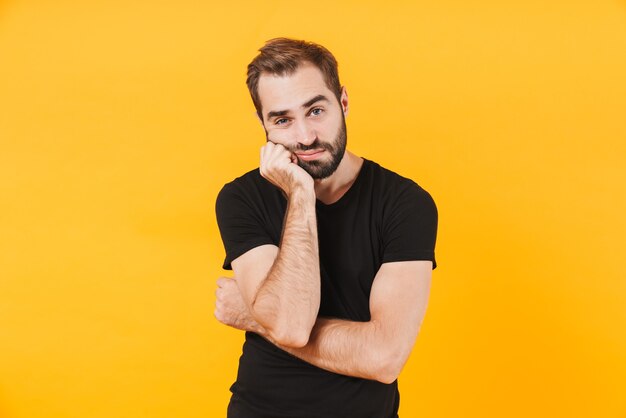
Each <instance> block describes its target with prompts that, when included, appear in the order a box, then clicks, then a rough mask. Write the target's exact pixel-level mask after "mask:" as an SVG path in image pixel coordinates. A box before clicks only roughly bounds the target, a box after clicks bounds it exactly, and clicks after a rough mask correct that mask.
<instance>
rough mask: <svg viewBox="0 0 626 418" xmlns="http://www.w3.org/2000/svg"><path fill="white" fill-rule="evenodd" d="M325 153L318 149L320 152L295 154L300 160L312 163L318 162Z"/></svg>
mask: <svg viewBox="0 0 626 418" xmlns="http://www.w3.org/2000/svg"><path fill="white" fill-rule="evenodd" d="M324 151H325V150H324V149H318V150H312V151H306V152H296V153H295V154H296V157H298V159H299V160H303V161H311V160H316V159H318V158H319V157H321V156H322V154H323V153H324Z"/></svg>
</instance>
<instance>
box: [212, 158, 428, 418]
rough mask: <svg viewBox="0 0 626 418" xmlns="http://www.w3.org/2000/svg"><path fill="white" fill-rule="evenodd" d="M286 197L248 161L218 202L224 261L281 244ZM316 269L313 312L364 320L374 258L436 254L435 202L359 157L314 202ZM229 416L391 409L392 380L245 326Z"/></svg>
mask: <svg viewBox="0 0 626 418" xmlns="http://www.w3.org/2000/svg"><path fill="white" fill-rule="evenodd" d="M286 207H287V201H286V199H285V197H284V196H283V194H282V193H281V191H280V190H279V189H278V188H277V187H275V186H274V185H272V184H271V183H270V182H268V181H267V180H265V179H264V178H263V177H262V176H261V175H260V173H259V170H258V169H256V170H252V171H250V172H248V173H246V174H245V175H243V176H242V177H239V178H237V179H235V180H234V181H233V182H231V183H228V184H226V185H225V186H224V188H223V189H222V190H221V192H220V194H219V196H218V198H217V204H216V210H217V220H218V224H219V228H220V232H221V235H222V240H223V242H224V247H225V249H226V259H225V261H224V268H225V269H230V268H231V265H230V264H231V262H232V260H234V259H236V258H237V257H239V256H240V255H242V254H244V253H246V252H247V251H249V250H251V249H252V248H255V247H257V246H260V245H264V244H273V245H276V246H279V244H280V237H281V232H282V227H283V219H284V216H285V210H286ZM316 213H317V225H318V239H319V251H320V267H321V268H320V272H321V277H320V279H321V302H320V311H319V316H323V317H332V318H340V319H346V320H351V321H369V320H370V310H369V296H370V291H371V287H372V282H373V280H374V277H375V275H376V273H377V271H378V270H379V268H380V266H381V264H383V263H386V262H392V261H409V260H431V261H433V268H434V267H435V266H436V263H435V253H434V248H435V238H436V234H437V208H436V206H435V203H434V201H433V200H432V198H431V197H430V195H429V194H428V192H426V191H425V190H424V189H422V188H421V187H420V186H418V185H417V184H416V183H414V182H413V181H412V180H409V179H407V178H404V177H401V176H399V175H397V174H395V173H393V172H392V171H389V170H387V169H385V168H383V167H381V166H380V165H378V164H376V163H375V162H372V161H369V160H364V162H363V166H362V168H361V171H360V172H359V174H358V176H357V178H356V180H355V181H354V183H353V184H352V186H351V187H350V189H349V190H348V191H347V192H346V193H345V194H344V195H343V196H342V197H341V199H339V200H338V201H337V202H335V203H333V204H330V205H326V204H324V203H322V202H320V201H319V200H318V201H317V203H316ZM231 391H232V393H233V395H232V398H231V402H230V405H229V414H228V416H229V417H230V418H237V417H246V418H257V417H259V418H260V417H268V418H269V417H272V418H274V417H289V418H296V417H302V418H304V417H306V418H314V417H320V418H332V417H338V418H345V417H354V418H359V417H362V418H393V417H396V416H397V411H398V406H399V393H398V384H397V381H396V382H394V383H392V384H389V385H387V384H384V383H380V382H377V381H373V380H367V379H360V378H355V377H350V376H344V375H340V374H336V373H332V372H328V371H325V370H323V369H320V368H318V367H315V366H313V365H310V364H308V363H306V362H304V361H302V360H300V359H298V358H296V357H294V356H292V355H291V354H288V353H286V352H285V351H283V350H281V349H279V348H277V347H276V346H274V345H273V344H271V343H270V342H268V341H267V340H265V339H264V338H262V337H260V336H259V335H257V334H255V333H252V332H247V333H246V341H245V343H244V346H243V354H242V356H241V358H240V360H239V372H238V375H237V381H236V382H235V383H234V384H233V386H232V387H231Z"/></svg>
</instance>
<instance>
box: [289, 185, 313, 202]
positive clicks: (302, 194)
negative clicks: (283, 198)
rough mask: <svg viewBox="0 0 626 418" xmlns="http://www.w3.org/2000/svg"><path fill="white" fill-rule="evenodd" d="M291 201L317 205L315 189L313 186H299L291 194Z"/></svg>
mask: <svg viewBox="0 0 626 418" xmlns="http://www.w3.org/2000/svg"><path fill="white" fill-rule="evenodd" d="M289 200H290V201H292V202H294V201H298V202H308V203H315V189H314V188H313V185H312V184H311V185H310V186H309V185H305V184H298V185H296V186H295V187H293V188H292V189H291V191H290V193H289Z"/></svg>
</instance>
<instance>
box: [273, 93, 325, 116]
mask: <svg viewBox="0 0 626 418" xmlns="http://www.w3.org/2000/svg"><path fill="white" fill-rule="evenodd" d="M321 101H326V102H329V101H330V100H328V97H326V96H324V95H323V94H318V95H317V96H315V97H313V98H312V99H310V100H308V101H307V102H305V103H304V104H302V107H303V108H306V107H309V106H311V105H313V104H315V103H317V102H321ZM287 113H289V111H288V110H272V111H270V112H268V114H267V119H268V120H269V119H271V118H273V117H276V116H285V115H286V114H287Z"/></svg>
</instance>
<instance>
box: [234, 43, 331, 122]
mask: <svg viewBox="0 0 626 418" xmlns="http://www.w3.org/2000/svg"><path fill="white" fill-rule="evenodd" d="M259 52H260V54H259V55H257V56H256V57H255V58H254V59H253V60H252V62H251V63H250V64H248V78H247V80H246V84H247V85H248V90H249V91H250V96H252V102H253V103H254V107H255V108H256V112H257V114H258V115H259V118H261V120H263V115H262V113H261V100H260V98H259V78H260V77H261V74H263V73H267V74H274V75H279V76H282V75H291V74H293V73H294V72H295V71H296V70H297V69H298V67H299V66H300V65H302V64H303V63H305V62H308V63H311V64H313V65H314V66H316V67H317V68H318V69H319V70H320V71H321V72H322V75H323V76H324V81H325V82H326V86H327V87H328V88H329V89H330V91H332V92H333V93H334V94H335V97H337V101H339V102H340V101H341V84H340V83H339V73H338V71H337V60H336V59H335V57H334V56H333V54H331V52H330V51H329V50H327V49H326V48H324V47H323V46H321V45H318V44H316V43H313V42H307V41H299V40H296V39H289V38H274V39H270V40H269V41H267V42H266V43H265V45H264V46H263V47H261V49H259Z"/></svg>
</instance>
